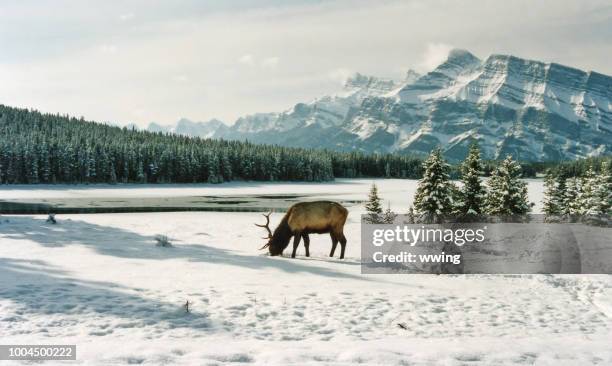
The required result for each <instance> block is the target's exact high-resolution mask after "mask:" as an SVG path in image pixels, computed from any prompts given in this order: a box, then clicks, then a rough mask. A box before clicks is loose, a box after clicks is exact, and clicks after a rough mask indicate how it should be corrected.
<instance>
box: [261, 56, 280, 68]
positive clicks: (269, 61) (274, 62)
mask: <svg viewBox="0 0 612 366" xmlns="http://www.w3.org/2000/svg"><path fill="white" fill-rule="evenodd" d="M279 60H280V59H279V58H278V57H268V58H265V59H263V60H262V61H261V66H262V67H264V68H268V69H274V68H276V66H278V61H279Z"/></svg>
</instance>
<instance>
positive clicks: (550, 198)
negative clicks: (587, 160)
mask: <svg viewBox="0 0 612 366" xmlns="http://www.w3.org/2000/svg"><path fill="white" fill-rule="evenodd" d="M577 172H578V174H576V173H577ZM544 188H545V189H544V201H543V203H544V213H545V214H546V216H547V218H548V219H549V220H551V221H553V220H554V221H558V220H565V221H579V220H582V219H584V218H586V219H588V220H592V219H598V218H599V219H601V218H605V217H606V216H607V217H609V216H610V215H612V170H611V166H610V163H609V161H607V160H601V162H600V163H599V164H598V165H592V164H591V165H588V166H587V167H585V168H584V169H582V170H578V171H576V170H571V169H550V170H549V171H548V173H547V175H546V177H545V179H544Z"/></svg>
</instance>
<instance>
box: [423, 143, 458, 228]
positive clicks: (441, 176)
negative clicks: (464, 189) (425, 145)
mask: <svg viewBox="0 0 612 366" xmlns="http://www.w3.org/2000/svg"><path fill="white" fill-rule="evenodd" d="M423 169H424V170H425V172H424V173H423V179H421V180H420V181H419V185H418V187H417V191H416V194H415V197H414V208H415V210H416V213H417V215H418V216H420V217H421V218H422V219H424V220H425V221H426V222H438V221H440V220H441V219H442V218H443V217H444V216H445V215H446V214H449V213H451V212H452V208H453V207H452V204H453V201H452V195H453V188H454V186H453V184H452V183H451V182H450V179H449V174H448V172H449V165H448V164H447V163H446V162H445V161H444V158H442V151H441V150H440V149H434V150H433V151H432V152H431V154H430V155H429V157H428V158H427V160H425V162H424V163H423Z"/></svg>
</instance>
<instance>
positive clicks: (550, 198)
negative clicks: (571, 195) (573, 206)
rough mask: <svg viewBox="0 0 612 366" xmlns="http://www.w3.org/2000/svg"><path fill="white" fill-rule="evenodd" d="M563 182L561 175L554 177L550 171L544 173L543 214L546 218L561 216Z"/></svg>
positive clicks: (563, 191)
mask: <svg viewBox="0 0 612 366" xmlns="http://www.w3.org/2000/svg"><path fill="white" fill-rule="evenodd" d="M564 186H565V181H564V179H563V177H562V175H561V174H558V175H555V174H553V172H552V170H550V169H549V170H548V171H547V172H546V177H545V178H544V198H543V200H542V202H543V204H544V214H546V216H547V217H555V216H561V215H562V214H563V202H564V193H565V189H564Z"/></svg>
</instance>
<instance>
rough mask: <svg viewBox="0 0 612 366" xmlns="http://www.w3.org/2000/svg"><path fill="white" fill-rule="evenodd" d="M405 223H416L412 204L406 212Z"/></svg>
mask: <svg viewBox="0 0 612 366" xmlns="http://www.w3.org/2000/svg"><path fill="white" fill-rule="evenodd" d="M406 220H407V222H406V224H415V223H416V215H415V213H414V207H412V205H411V206H410V207H409V208H408V213H407V214H406Z"/></svg>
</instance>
